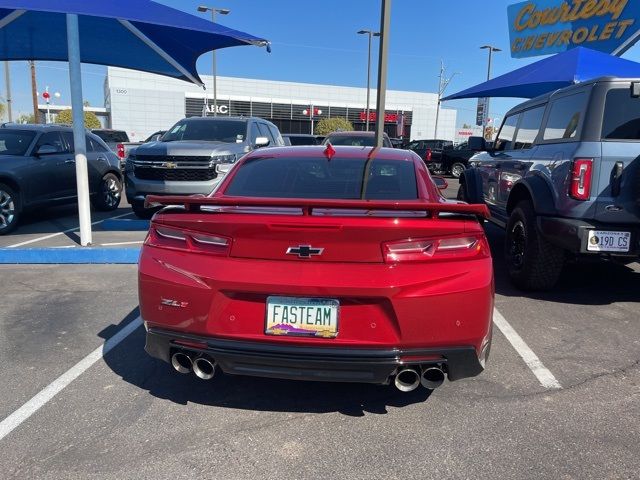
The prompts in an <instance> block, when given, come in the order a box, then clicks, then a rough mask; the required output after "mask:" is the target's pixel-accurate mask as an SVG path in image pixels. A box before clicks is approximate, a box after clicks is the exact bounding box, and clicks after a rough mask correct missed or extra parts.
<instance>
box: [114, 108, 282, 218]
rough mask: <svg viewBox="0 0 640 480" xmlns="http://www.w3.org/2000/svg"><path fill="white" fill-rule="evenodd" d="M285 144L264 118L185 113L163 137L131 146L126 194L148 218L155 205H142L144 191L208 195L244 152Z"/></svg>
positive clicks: (138, 214)
mask: <svg viewBox="0 0 640 480" xmlns="http://www.w3.org/2000/svg"><path fill="white" fill-rule="evenodd" d="M283 145H284V141H283V139H282V136H281V135H280V131H279V130H278V128H277V127H276V126H275V125H274V124H272V123H270V122H268V121H266V120H263V119H261V118H255V117H209V118H200V117H194V118H185V119H183V120H180V121H179V122H178V123H176V124H175V125H174V126H173V127H171V128H170V129H169V130H168V131H167V132H166V133H165V134H164V135H163V136H162V137H161V138H160V140H159V141H157V142H150V143H146V144H143V145H141V146H139V147H138V148H136V149H135V150H132V151H131V153H130V154H129V157H128V159H127V163H126V165H125V186H126V195H127V200H128V201H129V203H130V204H131V206H132V208H133V211H134V213H135V214H136V215H137V216H138V217H140V218H149V217H150V216H151V215H152V214H153V210H151V209H145V208H144V199H145V197H146V195H149V194H154V195H193V194H204V195H207V194H209V193H211V191H212V190H213V188H214V187H215V186H216V185H217V184H218V183H219V182H220V180H221V178H222V177H223V176H224V174H225V173H226V172H227V171H229V169H230V168H231V166H232V165H233V164H234V163H235V162H236V161H237V160H238V159H240V157H242V156H243V155H244V154H245V153H247V152H250V151H251V150H254V149H256V148H260V147H267V146H283Z"/></svg>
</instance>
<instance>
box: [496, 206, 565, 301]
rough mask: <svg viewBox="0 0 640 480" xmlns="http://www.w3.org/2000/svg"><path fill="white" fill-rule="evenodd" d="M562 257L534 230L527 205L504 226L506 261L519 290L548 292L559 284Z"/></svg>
mask: <svg viewBox="0 0 640 480" xmlns="http://www.w3.org/2000/svg"><path fill="white" fill-rule="evenodd" d="M564 258H565V254H564V251H563V250H562V249H561V248H558V247H556V246H555V245H553V244H551V243H549V242H548V241H547V240H545V239H544V238H543V237H542V236H541V235H540V234H539V233H538V230H537V228H536V216H535V212H534V210H533V206H532V205H531V202H529V201H526V200H525V201H522V202H520V203H518V204H517V205H516V207H515V208H514V209H513V212H511V216H510V217H509V221H508V222H507V235H506V239H505V259H506V262H507V269H508V272H509V278H510V279H511V282H512V283H513V284H514V285H515V286H516V287H518V288H520V289H522V290H548V289H550V288H553V287H554V286H555V284H556V283H557V282H558V278H559V277H560V273H561V272H562V267H563V266H564Z"/></svg>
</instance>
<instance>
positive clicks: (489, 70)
mask: <svg viewBox="0 0 640 480" xmlns="http://www.w3.org/2000/svg"><path fill="white" fill-rule="evenodd" d="M480 49H481V50H489V65H488V67H487V81H489V80H490V79H491V58H492V57H493V52H501V51H502V49H500V48H497V47H494V46H492V45H483V46H481V47H480ZM484 109H485V112H484V118H483V122H482V124H483V125H482V136H483V137H484V136H485V135H486V128H487V119H488V118H489V97H486V101H485V106H484Z"/></svg>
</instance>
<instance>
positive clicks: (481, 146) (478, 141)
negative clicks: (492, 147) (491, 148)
mask: <svg viewBox="0 0 640 480" xmlns="http://www.w3.org/2000/svg"><path fill="white" fill-rule="evenodd" d="M469 150H473V151H474V152H484V151H485V150H487V142H486V140H485V139H484V138H483V137H469Z"/></svg>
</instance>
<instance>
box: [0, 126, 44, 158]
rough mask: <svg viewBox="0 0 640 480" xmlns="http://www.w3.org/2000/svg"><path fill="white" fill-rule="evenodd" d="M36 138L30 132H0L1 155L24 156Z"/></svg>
mask: <svg viewBox="0 0 640 480" xmlns="http://www.w3.org/2000/svg"><path fill="white" fill-rule="evenodd" d="M35 136H36V132H32V131H29V130H6V129H2V130H0V155H24V154H25V153H27V149H28V148H29V145H31V142H32V141H33V137H35Z"/></svg>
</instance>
